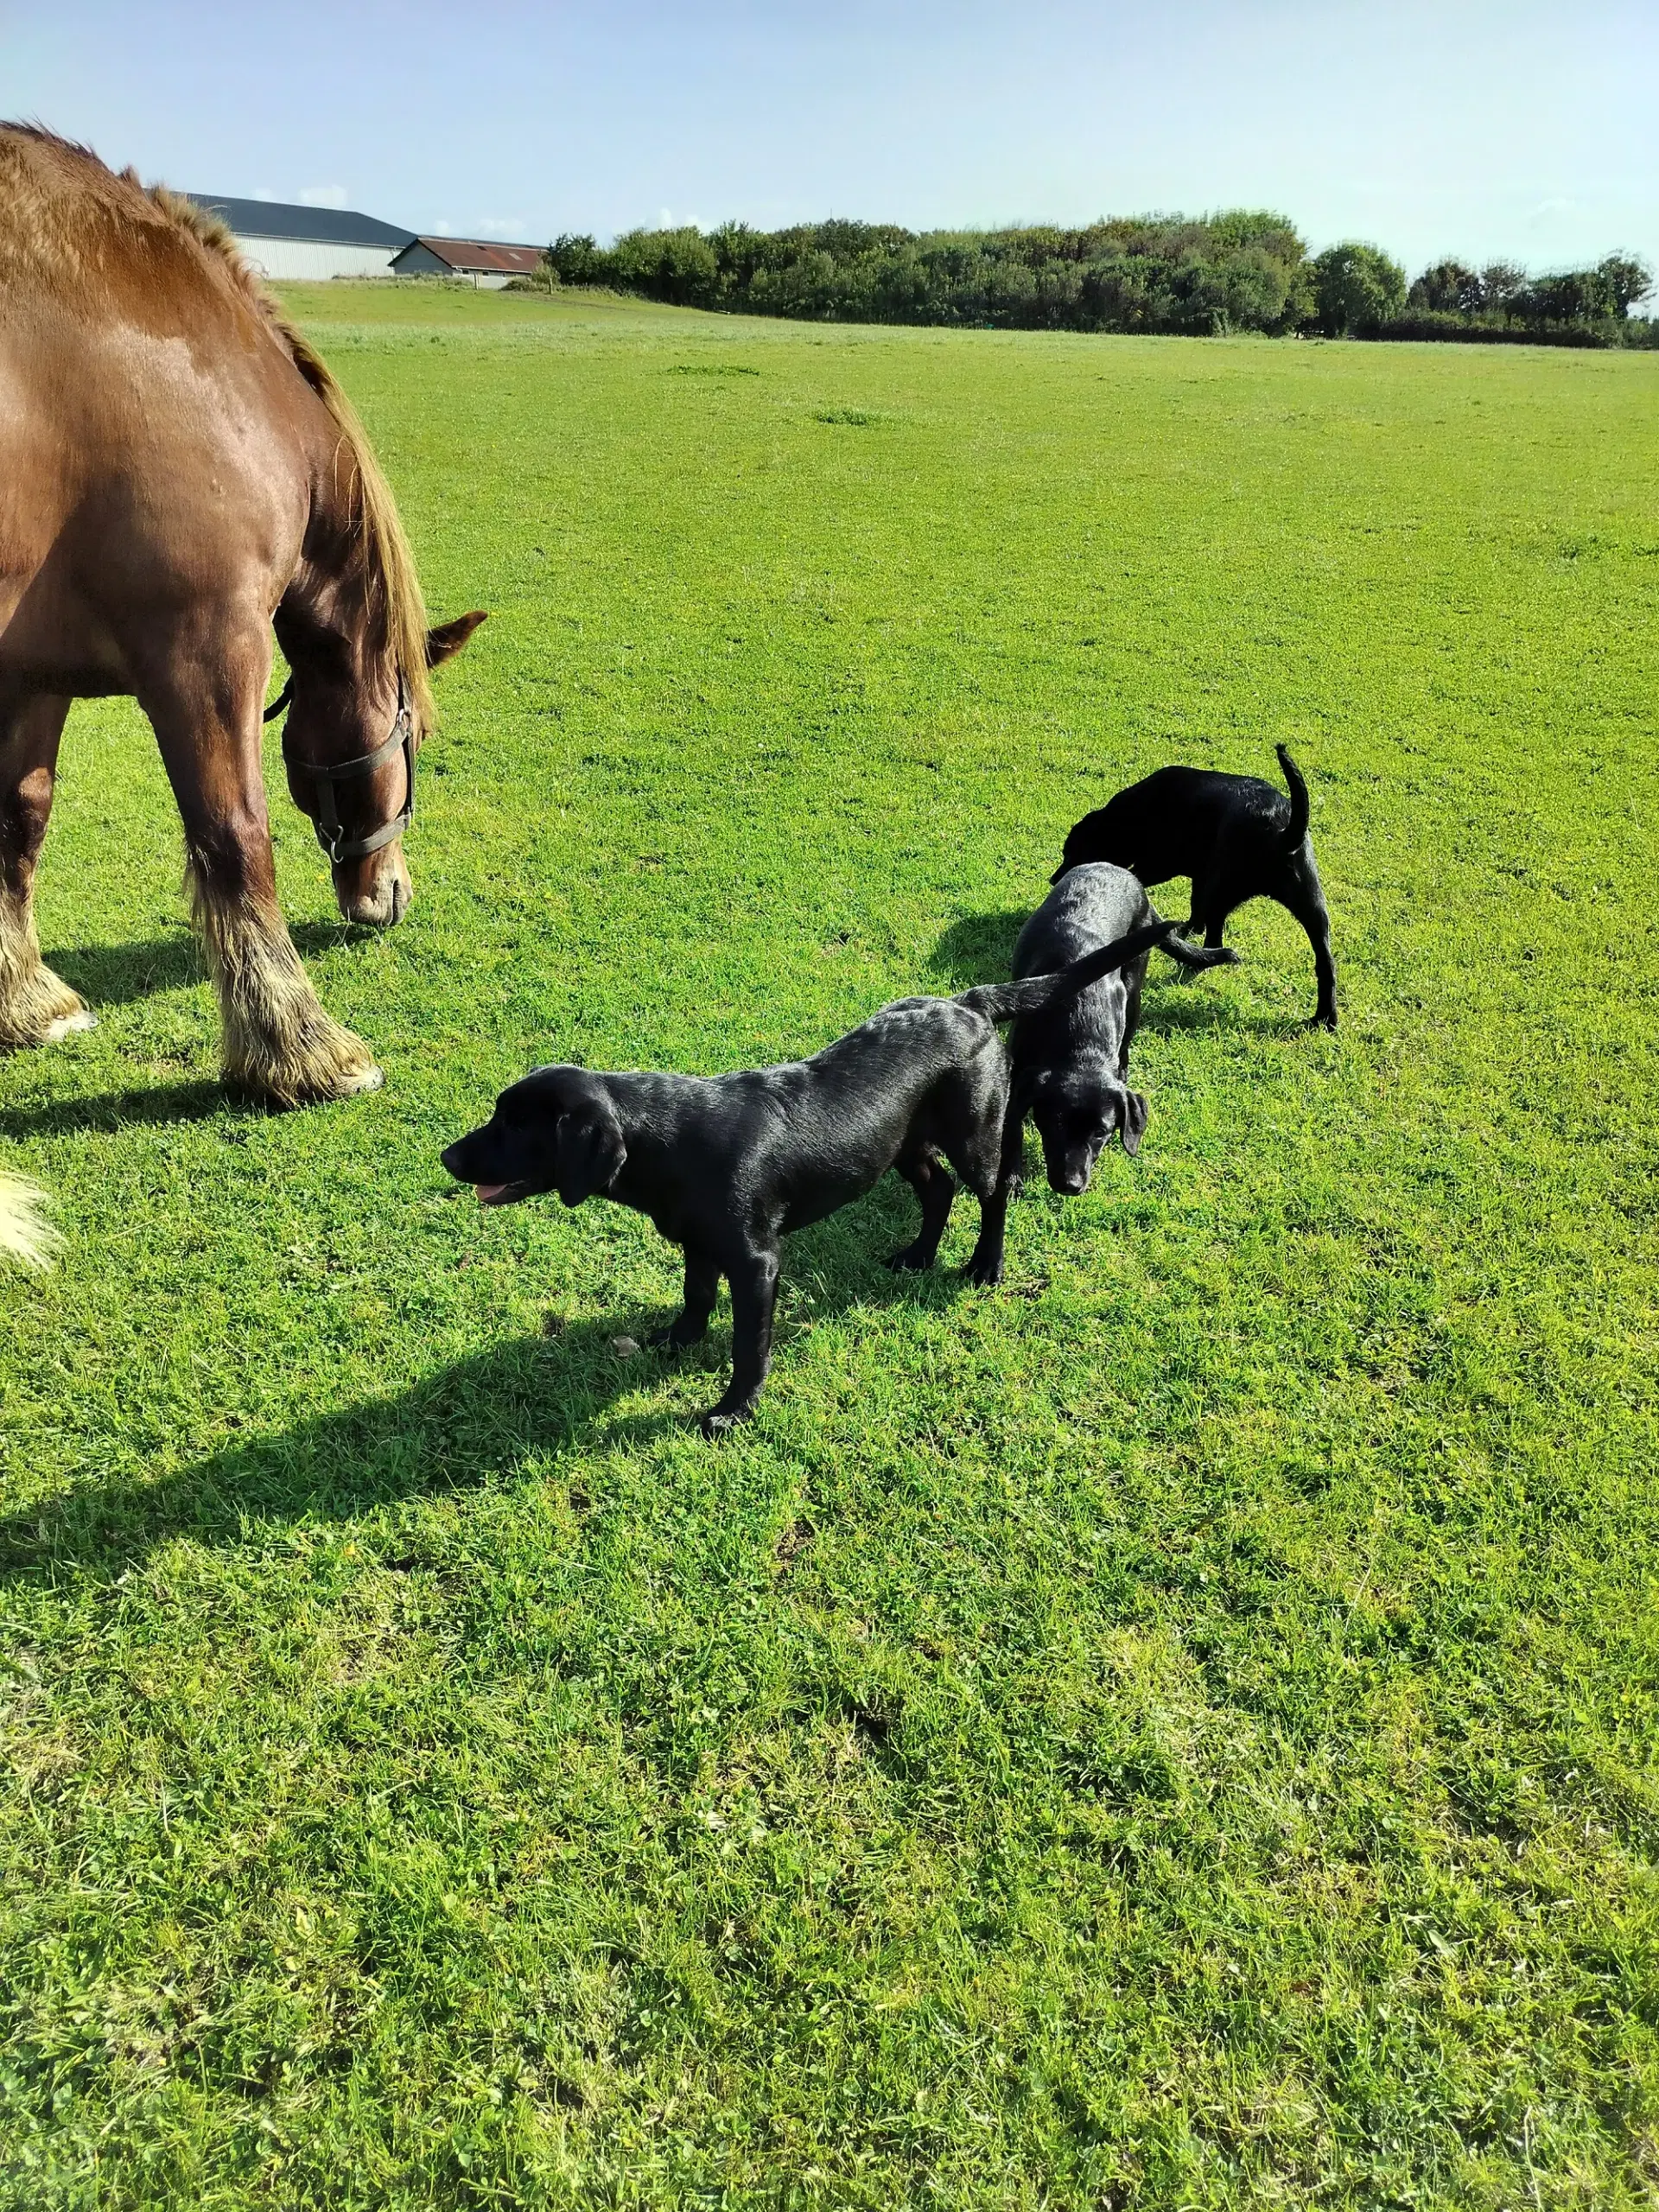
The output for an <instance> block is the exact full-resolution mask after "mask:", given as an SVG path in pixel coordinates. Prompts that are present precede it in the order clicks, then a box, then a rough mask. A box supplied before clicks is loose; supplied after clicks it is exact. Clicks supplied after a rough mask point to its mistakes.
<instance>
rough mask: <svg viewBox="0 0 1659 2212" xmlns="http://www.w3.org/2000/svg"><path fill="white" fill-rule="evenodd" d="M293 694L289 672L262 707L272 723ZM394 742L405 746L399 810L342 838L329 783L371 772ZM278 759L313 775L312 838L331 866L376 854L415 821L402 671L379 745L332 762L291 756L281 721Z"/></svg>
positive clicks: (410, 726) (411, 728) (411, 737)
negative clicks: (387, 730) (387, 731)
mask: <svg viewBox="0 0 1659 2212" xmlns="http://www.w3.org/2000/svg"><path fill="white" fill-rule="evenodd" d="M293 696H294V678H293V677H292V676H290V677H289V679H288V681H287V683H284V684H283V688H282V690H280V691H279V692H278V693H277V696H276V697H275V698H274V699H273V700H272V701H271V702H270V706H268V707H267V708H266V709H265V720H266V721H268V722H274V721H276V719H277V715H280V714H281V713H282V711H283V708H284V707H286V706H287V705H288V703H289V701H290V700H291V699H292V698H293ZM399 746H402V747H403V749H404V805H403V811H402V812H401V813H400V814H396V815H394V816H393V817H392V818H391V821H390V822H387V823H383V824H382V826H381V827H380V828H379V829H372V830H371V831H370V832H369V834H368V836H366V837H347V836H344V835H343V834H342V832H341V829H340V809H339V808H338V807H337V806H336V805H335V804H334V785H336V784H344V783H349V782H350V781H351V780H352V779H353V778H354V777H357V776H368V775H372V773H373V772H374V771H375V770H376V769H377V768H378V766H380V763H381V762H382V761H383V760H385V758H386V757H387V755H388V754H389V753H395V752H396V751H397V747H399ZM283 760H284V761H285V762H286V763H287V765H288V766H289V769H290V770H292V769H296V768H297V769H298V770H300V771H301V772H302V773H303V774H305V775H308V776H315V778H316V782H317V810H316V813H315V815H314V816H313V817H312V826H313V827H314V828H315V830H316V833H317V842H318V843H319V844H320V845H321V847H322V849H323V851H324V852H325V853H327V855H328V858H329V861H330V862H331V864H332V865H333V866H334V867H335V868H338V867H339V866H340V862H341V861H360V860H362V859H363V858H364V857H365V855H367V854H369V853H378V851H379V849H380V848H381V846H382V845H389V844H390V843H391V841H392V839H393V838H394V837H401V836H403V834H404V830H405V829H408V827H409V825H410V823H411V822H412V821H413V820H414V819H415V724H414V721H413V719H412V718H411V716H410V711H409V701H408V699H407V698H406V697H405V696H404V678H403V671H401V670H399V671H398V675H397V718H396V720H395V721H393V723H392V725H391V736H390V737H389V738H388V739H387V740H386V741H385V744H384V745H377V746H376V747H375V748H374V750H373V752H372V753H359V754H358V756H357V758H356V759H355V760H331V761H329V762H327V764H326V765H325V764H324V763H322V762H320V761H316V760H295V758H294V756H293V755H292V753H289V749H288V727H287V725H286V723H284V725H283Z"/></svg>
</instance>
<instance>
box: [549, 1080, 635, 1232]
mask: <svg viewBox="0 0 1659 2212" xmlns="http://www.w3.org/2000/svg"><path fill="white" fill-rule="evenodd" d="M627 1156H628V1147H627V1146H626V1144H625V1143H624V1141H623V1139H622V1124H621V1122H619V1121H618V1120H617V1118H616V1109H615V1107H614V1106H613V1105H612V1103H611V1102H610V1100H609V1099H608V1098H607V1097H605V1096H603V1095H602V1094H601V1095H600V1096H595V1097H592V1098H584V1099H583V1100H582V1103H581V1105H579V1106H573V1107H571V1108H570V1109H569V1110H568V1111H567V1112H565V1113H563V1114H561V1115H560V1116H559V1160H558V1170H557V1174H556V1179H555V1188H556V1190H557V1192H558V1194H559V1196H560V1198H563V1201H564V1203H565V1205H568V1206H579V1205H581V1204H582V1200H583V1199H584V1198H592V1197H593V1196H594V1192H598V1191H608V1190H609V1188H610V1186H611V1185H612V1184H613V1182H614V1181H615V1180H616V1178H617V1175H618V1173H620V1169H621V1166H622V1163H623V1161H624V1160H626V1158H627Z"/></svg>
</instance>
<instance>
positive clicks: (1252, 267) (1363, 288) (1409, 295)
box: [547, 209, 1659, 343]
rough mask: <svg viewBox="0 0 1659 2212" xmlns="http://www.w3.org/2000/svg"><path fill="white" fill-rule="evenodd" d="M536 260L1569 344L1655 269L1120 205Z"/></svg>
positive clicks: (881, 296) (684, 275)
mask: <svg viewBox="0 0 1659 2212" xmlns="http://www.w3.org/2000/svg"><path fill="white" fill-rule="evenodd" d="M547 258H548V264H549V268H550V274H551V275H553V276H555V277H557V279H558V280H559V281H560V282H561V283H565V284H597V285H605V286H608V287H610V288H611V289H614V290H617V291H625V292H634V293H639V294H640V295H642V296H644V297H645V298H647V299H652V300H662V301H666V302H671V303H672V304H675V305H677V306H681V307H696V308H726V309H728V310H734V311H741V313H743V314H746V315H789V316H793V317H796V318H798V319H801V320H804V321H833V322H910V323H945V324H949V323H957V324H964V325H970V326H973V327H977V328H993V329H995V328H1001V329H1011V330H1042V329H1047V330H1090V331H1146V332H1167V333H1185V334H1198V335H1204V336H1209V335H1211V334H1224V333H1226V332H1229V331H1262V332H1265V333H1268V334H1274V335H1281V334H1288V333H1291V332H1298V331H1306V332H1320V333H1323V334H1325V335H1326V336H1328V337H1344V336H1347V337H1361V338H1387V337H1396V336H1397V337H1457V336H1466V337H1472V338H1478V337H1488V338H1498V339H1502V338H1504V337H1532V338H1538V337H1545V338H1555V339H1558V340H1560V339H1570V340H1574V341H1575V342H1579V343H1608V342H1619V341H1621V340H1623V341H1624V342H1629V341H1630V340H1632V339H1636V340H1638V341H1639V340H1640V339H1642V338H1643V337H1645V336H1648V335H1649V334H1653V333H1654V332H1655V330H1656V328H1659V326H1654V325H1650V324H1631V323H1630V320H1629V318H1630V308H1632V307H1633V306H1634V305H1635V304H1636V303H1637V302H1638V301H1640V300H1642V299H1644V298H1645V297H1646V296H1648V294H1649V291H1650V290H1651V289H1652V280H1651V277H1650V275H1649V270H1647V268H1646V267H1645V265H1644V264H1643V263H1642V262H1640V261H1637V260H1636V259H1634V258H1633V257H1630V256H1629V255H1626V254H1612V255H1609V257H1607V258H1606V259H1605V261H1602V262H1599V263H1598V264H1597V265H1596V267H1595V268H1594V269H1589V270H1571V271H1568V272H1567V273H1565V274H1563V275H1560V276H1554V277H1534V278H1529V277H1527V276H1526V275H1525V274H1524V273H1523V272H1522V270H1519V269H1516V268H1514V267H1512V266H1511V265H1510V264H1508V263H1504V262H1495V263H1493V264H1491V266H1490V267H1488V268H1486V269H1484V270H1479V271H1478V272H1477V271H1476V270H1471V269H1466V268H1465V267H1464V265H1463V264H1461V263H1460V262H1456V261H1443V262H1437V263H1436V264H1434V266H1433V268H1432V269H1427V270H1424V272H1423V274H1422V275H1421V277H1419V278H1418V279H1417V281H1416V283H1414V284H1413V285H1412V286H1411V287H1410V289H1409V291H1408V289H1407V284H1406V277H1405V271H1404V270H1402V268H1401V267H1400V265H1399V264H1398V263H1397V262H1395V261H1393V260H1391V259H1390V258H1389V256H1388V255H1387V254H1386V253H1383V251H1380V249H1379V248H1377V247H1376V246H1374V245H1362V244H1359V243H1357V242H1352V241H1351V242H1348V243H1345V244H1344V245H1335V246H1332V247H1330V248H1328V249H1327V251H1325V252H1324V253H1320V254H1315V255H1312V256H1310V255H1309V253H1308V251H1307V249H1306V245H1304V244H1303V241H1302V239H1301V238H1300V236H1299V234H1298V232H1297V231H1296V228H1295V226H1294V224H1293V223H1292V222H1290V221H1289V220H1288V219H1287V217H1285V216H1283V215H1277V214H1274V213H1270V212H1268V211H1266V210H1258V209H1233V210H1230V211H1229V212H1227V213H1221V214H1217V215H1206V216H1204V217H1201V218H1196V219H1189V218H1188V217H1185V216H1180V215H1167V216H1166V215H1148V216H1135V217H1128V218H1121V219H1114V220H1111V221H1102V222H1098V223H1091V224H1089V225H1087V226H1084V228H1082V229H1078V230H1066V229H1062V228H1059V227H1057V226H1037V227H1033V228H1028V229H1021V230H1005V231H924V232H915V231H907V230H905V229H903V228H901V227H900V226H899V225H898V224H896V223H855V222H839V221H837V222H828V223H801V224H797V225H795V226H792V227H791V228H790V229H788V230H782V231H757V230H752V229H751V228H750V227H749V226H748V225H747V223H724V224H722V225H721V226H720V228H719V229H718V230H715V231H709V232H702V231H700V230H697V229H696V228H694V227H692V226H683V227H682V228H679V229H673V230H661V231H647V230H637V231H629V232H626V234H625V235H624V236H623V237H621V238H618V239H617V241H616V243H615V245H612V246H609V247H601V246H600V245H596V244H595V242H594V239H593V238H588V237H575V236H569V235H567V236H565V237H563V238H556V239H555V240H554V241H553V244H552V245H551V246H550V248H549V249H548V257H547Z"/></svg>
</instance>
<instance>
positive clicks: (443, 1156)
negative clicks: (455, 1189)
mask: <svg viewBox="0 0 1659 2212" xmlns="http://www.w3.org/2000/svg"><path fill="white" fill-rule="evenodd" d="M460 1150H461V1146H460V1143H459V1142H456V1143H454V1144H447V1145H445V1147H443V1150H442V1152H441V1153H440V1154H438V1158H439V1160H441V1161H442V1164H443V1165H444V1166H446V1167H447V1168H448V1171H449V1173H451V1174H452V1175H453V1176H454V1179H455V1180H456V1181H457V1182H458V1183H464V1182H465V1181H466V1180H467V1178H466V1177H465V1176H464V1175H463V1174H462V1173H461V1169H460V1167H459V1166H458V1165H457V1163H456V1154H458V1153H459V1152H460Z"/></svg>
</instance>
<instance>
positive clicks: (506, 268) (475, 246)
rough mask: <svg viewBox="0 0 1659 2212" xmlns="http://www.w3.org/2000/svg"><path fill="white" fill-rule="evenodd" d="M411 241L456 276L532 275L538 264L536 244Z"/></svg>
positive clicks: (476, 240) (479, 240)
mask: <svg viewBox="0 0 1659 2212" xmlns="http://www.w3.org/2000/svg"><path fill="white" fill-rule="evenodd" d="M414 243H415V245H423V246H424V247H425V248H426V250H427V251H428V252H429V253H431V254H435V255H436V256H437V257H438V259H439V260H440V261H442V263H443V264H445V265H446V267H448V268H450V269H453V270H454V272H455V274H456V276H458V277H471V276H474V275H481V276H490V277H533V276H534V275H535V274H536V271H537V270H538V269H539V268H540V267H541V265H542V248H541V247H540V246H538V245H500V244H499V243H498V241H497V240H495V239H494V238H416V239H415V240H414Z"/></svg>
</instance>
